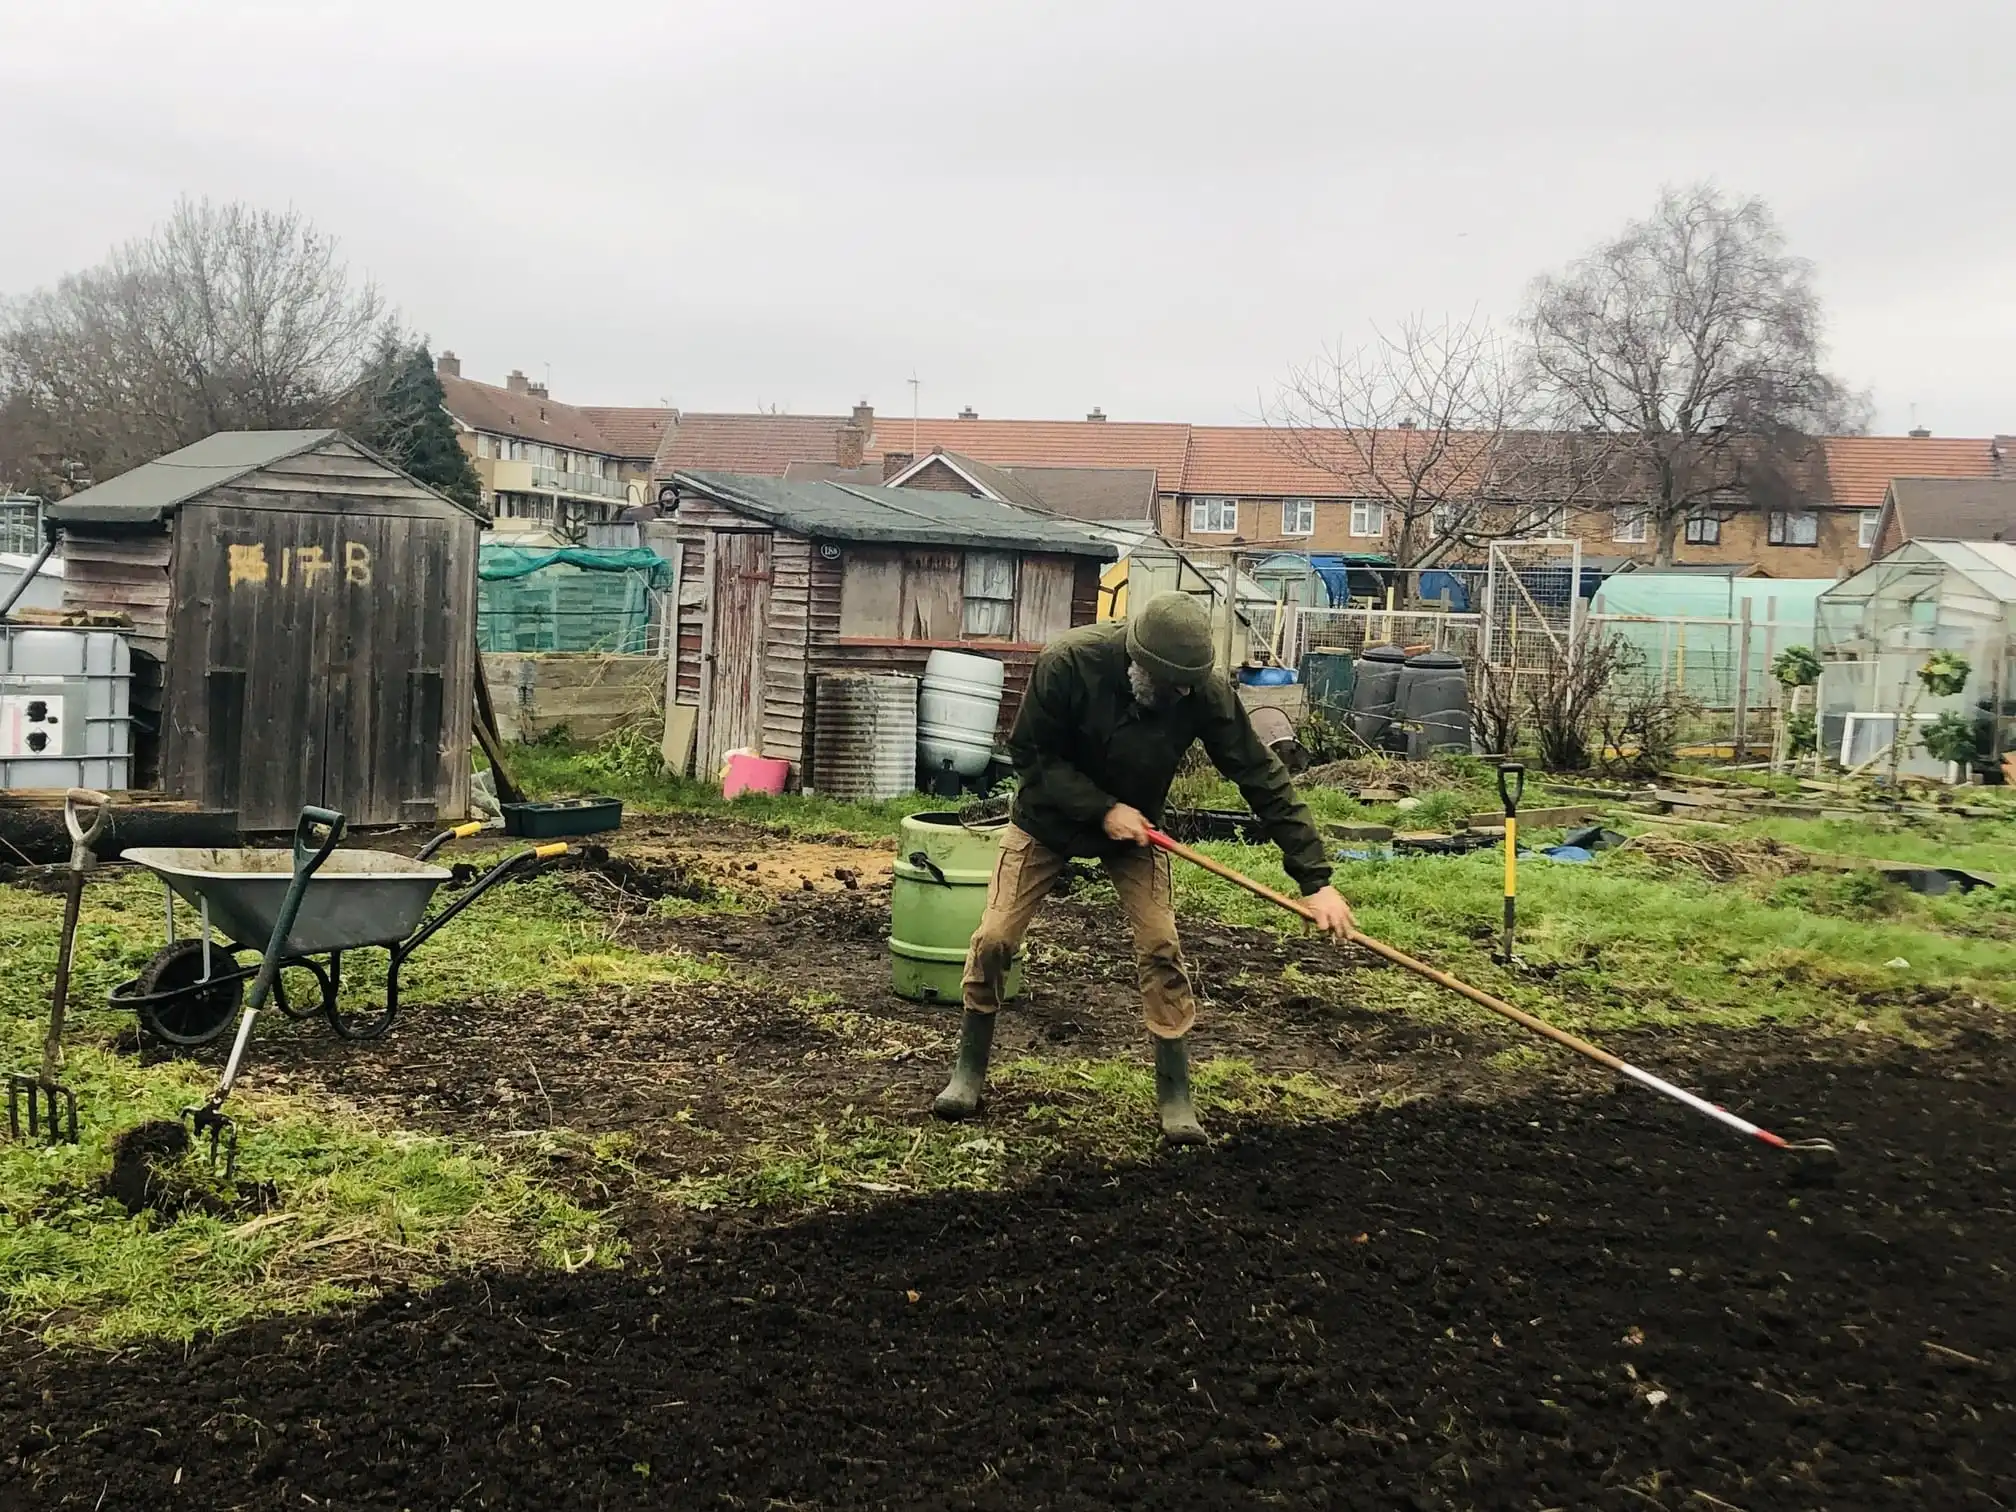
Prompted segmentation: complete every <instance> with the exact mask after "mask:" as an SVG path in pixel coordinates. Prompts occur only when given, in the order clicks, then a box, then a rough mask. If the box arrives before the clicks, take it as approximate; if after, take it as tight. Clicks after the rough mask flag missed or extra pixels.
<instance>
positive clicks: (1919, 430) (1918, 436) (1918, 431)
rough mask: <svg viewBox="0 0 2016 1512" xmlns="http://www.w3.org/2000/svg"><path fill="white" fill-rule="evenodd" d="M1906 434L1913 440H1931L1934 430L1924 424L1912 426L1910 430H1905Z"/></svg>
mask: <svg viewBox="0 0 2016 1512" xmlns="http://www.w3.org/2000/svg"><path fill="white" fill-rule="evenodd" d="M1905 434H1906V435H1907V436H1909V437H1910V438H1911V439H1912V440H1913V441H1929V440H1930V439H1931V438H1932V432H1930V431H1929V430H1927V429H1925V427H1924V426H1922V425H1914V426H1912V427H1911V429H1910V430H1908V431H1906V432H1905Z"/></svg>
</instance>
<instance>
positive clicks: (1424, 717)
mask: <svg viewBox="0 0 2016 1512" xmlns="http://www.w3.org/2000/svg"><path fill="white" fill-rule="evenodd" d="M1394 714H1395V715H1396V717H1397V718H1398V719H1399V721H1400V725H1401V726H1402V728H1403V729H1404V731H1405V733H1406V736H1407V755H1408V756H1409V757H1410V758H1411V759H1413V760H1415V761H1421V760H1423V759H1425V758H1427V757H1429V756H1434V755H1438V754H1441V753H1443V752H1448V751H1456V752H1460V753H1463V754H1466V755H1467V754H1468V753H1469V750H1470V685H1469V683H1468V682H1467V681H1466V680H1465V678H1464V676H1463V662H1462V659H1461V658H1459V657H1455V656H1451V655H1450V654H1449V653H1448V652H1446V651H1423V652H1422V653H1421V654H1420V655H1419V656H1410V657H1408V658H1407V660H1406V662H1405V664H1404V665H1403V666H1402V667H1401V668H1400V686H1399V691H1398V692H1397V694H1396V695H1395V697H1394Z"/></svg>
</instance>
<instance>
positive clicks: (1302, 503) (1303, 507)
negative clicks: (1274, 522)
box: [1281, 499, 1316, 536]
mask: <svg viewBox="0 0 2016 1512" xmlns="http://www.w3.org/2000/svg"><path fill="white" fill-rule="evenodd" d="M1281 534H1283V535H1284V536H1306V535H1314V534H1316V501H1315V500H1314V499H1283V500H1282V501H1281Z"/></svg>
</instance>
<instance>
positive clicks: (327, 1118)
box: [0, 868, 719, 1343]
mask: <svg viewBox="0 0 2016 1512" xmlns="http://www.w3.org/2000/svg"><path fill="white" fill-rule="evenodd" d="M61 913H62V903H61V900H60V899H58V898H56V897H53V896H50V895H47V894H41V893H33V892H28V891H24V890H22V889H19V888H14V887H0V958H4V959H5V960H6V961H7V964H8V970H7V971H6V972H5V973H4V974H0V1057H4V1058H5V1060H6V1062H7V1069H13V1068H15V1067H19V1068H22V1069H28V1068H30V1067H32V1066H33V1065H35V1064H36V1062H37V1060H38V1058H39V1053H40V1047H41V1037H42V1033H43V1030H44V1026H45V1024H46V1021H47V1012H48V991H49V983H50V980H51V978H52V976H53V973H54V966H55V954H56V936H57V931H58V928H59V923H60V919H61ZM183 917H184V920H185V924H187V925H189V926H193V922H194V921H193V919H190V918H189V917H188V915H187V912H186V910H185V911H183ZM602 931H603V925H602V923H601V921H600V920H599V919H598V918H597V917H596V916H595V915H594V914H593V912H592V911H591V910H589V909H587V908H586V907H585V906H584V905H582V904H581V903H580V902H579V901H578V900H577V899H576V898H574V897H573V895H572V894H571V893H570V892H568V891H567V890H566V888H565V887H564V886H563V885H562V884H561V883H560V882H559V881H558V880H556V879H554V878H551V877H545V878H539V879H535V880H533V881H531V882H528V883H524V884H515V885H511V886H506V887H501V888H498V889H496V890H495V891H493V892H492V893H491V894H490V895H489V896H488V897H486V898H485V899H483V900H482V901H481V902H480V903H478V904H476V905H475V906H474V907H472V908H471V909H470V910H469V911H468V912H467V913H466V914H464V915H463V916H462V917H461V918H460V919H458V920H457V921H456V922H455V923H454V924H452V925H450V926H449V928H448V929H447V930H444V931H443V932H442V934H441V936H440V937H439V938H438V939H437V940H436V941H434V942H431V943H430V945H429V946H428V947H427V948H426V949H425V950H423V951H422V952H421V953H420V954H419V955H418V956H416V957H415V959H414V961H413V963H412V964H411V965H410V966H409V968H408V969H407V971H406V972H405V973H404V977H405V981H404V983H403V987H404V993H403V996H404V998H405V1000H406V1001H407V1002H410V1003H414V1004H417V1005H423V1006H424V1005H425V1004H426V1003H428V1002H430V1001H447V1000H457V999H466V998H470V997H476V996H489V997H510V996H519V995H522V994H524V993H527V992H548V993H557V992H564V991H568V990H574V989H578V988H580V987H584V986H599V987H617V988H628V987H635V986H639V985H642V984H645V983H651V982H660V981H670V980H681V979H685V978H690V977H697V976H714V975H718V974H719V968H717V967H714V966H711V965H708V964H706V963H702V962H698V961H695V960H692V959H690V958H687V957H683V956H647V955H643V954H640V953H639V952H636V951H631V950H627V949H625V948H623V947H620V946H615V945H612V944H610V943H609V942H608V941H607V940H606V939H605V938H603V933H602ZM164 938H165V935H164V928H163V923H162V911H161V903H160V887H159V884H158V883H157V882H156V881H154V879H152V878H151V877H147V876H146V875H145V874H144V873H139V872H137V871H122V870H117V869H110V868H108V869H106V870H104V871H101V872H98V873H95V874H94V875H93V876H92V877H91V879H90V881H89V883H88V884H87V887H86V891H85V902H84V908H83V912H82V915H81V918H80V921H79V928H78V937H77V948H76V952H75V961H74V967H73V973H72V980H71V1004H72V1010H71V1017H70V1024H69V1029H68V1032H67V1033H66V1035H65V1065H64V1069H63V1073H62V1079H63V1081H64V1082H65V1083H66V1084H67V1085H69V1086H70V1087H72V1088H73V1089H74V1090H75V1091H76V1093H77V1097H78V1101H79V1105H80V1121H81V1124H82V1127H81V1129H80V1134H81V1142H80V1143H79V1144H78V1145H76V1146H56V1147H53V1148H40V1147H34V1146H27V1145H17V1144H5V1145H0V1322H5V1323H12V1324H16V1325H24V1326H41V1327H43V1328H44V1329H45V1331H47V1332H49V1333H50V1334H51V1335H52V1336H59V1337H67V1338H77V1339H83V1340H89V1341H92V1342H100V1343H116V1342H120V1341H123V1340H126V1339H132V1338H142V1337H171V1338H183V1337H187V1336H188V1335H189V1334H190V1333H192V1332H194V1331H196V1330H198V1329H202V1328H212V1327H218V1326H222V1325H224V1324H227V1323H230V1322H232V1321H234V1320H236V1319H239V1318H243V1317H247V1316H251V1315H253V1314H255V1313H262V1312H272V1311H284V1310H288V1309H292V1308H300V1307H313V1306H318V1305H321V1304H322V1303H324V1302H328V1301H332V1300H336V1299H338V1298H341V1297H346V1296H350V1295H354V1294H356V1293H358V1292H359V1291H360V1290H362V1289H365V1288H367V1287H368V1286H369V1285H370V1278H371V1277H372V1276H393V1275H402V1276H414V1277H425V1276H431V1275H439V1274H443V1273H446V1272H447V1271H450V1270H453V1269H458V1268H460V1267H461V1266H463V1265H465V1264H474V1263H489V1264H507V1263H513V1262H522V1261H526V1260H530V1261H533V1262H535V1263H538V1262H557V1261H559V1260H560V1259H561V1258H562V1252H563V1251H571V1252H572V1258H573V1259H574V1260H575V1261H577V1262H578V1260H579V1258H580V1256H581V1255H582V1254H584V1253H586V1251H587V1249H588V1247H589V1246H590V1245H591V1244H594V1245H598V1246H599V1249H598V1253H599V1254H601V1255H603V1256H605V1257H606V1256H608V1255H610V1254H611V1253H612V1249H611V1241H610V1239H609V1237H608V1236H607V1235H606V1234H603V1233H601V1232H600V1231H599V1230H598V1228H597V1226H596V1224H595V1221H594V1220H592V1219H591V1218H590V1217H589V1216H588V1215H587V1214H586V1213H585V1212H583V1211H581V1210H580V1209H578V1208H577V1207H575V1206H573V1205H572V1204H571V1203H569V1202H567V1201H566V1200H564V1199H562V1198H561V1197H559V1196H557V1195H555V1194H554V1193H552V1192H550V1191H548V1190H546V1189H544V1188H542V1187H540V1186H538V1185H537V1184H536V1183H533V1182H531V1181H529V1180H528V1179H526V1178H525V1177H524V1176H522V1175H521V1174H518V1173H516V1172H515V1171H514V1170H512V1169H511V1168H508V1167H506V1166H505V1165H503V1164H500V1163H499V1162H497V1161H495V1160H493V1159H491V1158H490V1157H488V1156H487V1155H485V1154H484V1153H483V1152H481V1151H480V1150H476V1149H474V1148H470V1147H464V1146H461V1145H458V1144H454V1143H452V1142H449V1141H445V1140H440V1139H433V1138H421V1137H418V1136H413V1135H408V1134H401V1133H396V1132H384V1131H378V1130H374V1129H371V1128H368V1127H365V1126H364V1125H363V1124H361V1123H360V1122H359V1121H358V1120H357V1119H356V1118H355V1116H354V1115H352V1114H350V1113H348V1112H346V1111H345V1110H343V1109H341V1108H339V1107H335V1106H325V1105H320V1104H314V1103H310V1102H308V1101H306V1100H304V1099H297V1098H292V1097H288V1096H281V1095H277V1094H272V1093H269V1092H267V1091H266V1090H265V1089H263V1088H261V1087H260V1085H259V1051H258V1044H257V1039H256V1038H255V1041H254V1045H253V1048H252V1051H251V1060H250V1063H249V1070H248V1073H247V1077H246V1081H245V1084H244V1086H243V1087H242V1088H241V1090H240V1091H239V1092H238V1093H237V1094H236V1095H234V1097H233V1099H232V1102H231V1104H230V1106H229V1111H230V1112H232V1113H233V1114H234V1115H235V1116H236V1117H237V1118H238V1119H239V1120H240V1122H241V1125H242V1126H243V1131H242V1143H243V1146H244V1149H243V1155H242V1165H243V1168H244V1169H243V1175H244V1176H245V1177H246V1178H247V1179H250V1180H257V1181H270V1182H272V1183H273V1184H274V1185H275V1187H276V1188H277V1190H278V1207H277V1209H276V1210H275V1211H274V1212H272V1213H270V1214H263V1215H260V1216H259V1217H257V1218H253V1217H251V1216H249V1215H246V1216H240V1217H216V1216H205V1215H203V1214H200V1213H195V1212H187V1213H183V1214H181V1215H180V1216H174V1217H162V1216H158V1215H154V1216H145V1215H143V1216H141V1217H128V1216H127V1215H126V1213H125V1212H124V1210H123V1209H121V1208H119V1207H118V1206H117V1205H116V1204H114V1203H111V1202H109V1201H108V1200H107V1199H104V1198H102V1197H101V1196H99V1195H98V1188H99V1185H100V1183H101V1182H102V1181H103V1179H104V1177H105V1175H106V1173H107V1172H108V1171H109V1169H110V1165H111V1143H112V1140H113V1138H114V1137H115V1136H116V1135H117V1133H118V1132H120V1131H121V1130H123V1129H126V1128H130V1127H132V1126H134V1125H136V1124H139V1123H141V1122H144V1121H148V1120H152V1119H158V1118H165V1119H174V1118H176V1117H178V1116H179V1112H180V1110H181V1108H182V1107H183V1106H185V1105H186V1104H189V1103H191V1102H194V1101H198V1100H200V1099H201V1098H202V1097H203V1096H204V1095H205V1094H206V1093H207V1092H208V1091H209V1089H210V1087H211V1085H212V1084H213V1082H214V1080H215V1075H216V1073H215V1072H214V1070H211V1069H208V1068H206V1067H202V1066H199V1065H197V1064H196V1063H194V1062H191V1061H182V1060H173V1061H167V1062H163V1063H159V1064H153V1065H142V1064H141V1063H139V1062H138V1061H137V1060H135V1059H134V1058H132V1057H131V1056H128V1055H122V1054H117V1053H115V1052H113V1051H112V1050H111V1049H110V1048H109V1046H110V1043H111V1041H112V1039H113V1037H114V1036H115V1035H116V1034H117V1033H118V1032H119V1031H121V1030H123V1029H126V1028H128V1027H129V1026H130V1025H131V1024H132V1015H130V1014H129V1013H125V1012H115V1011H113V1010H111V1009H109V1008H108V1007H107V1006H105V1004H106V994H107V993H108V992H109V991H110V989H111V988H112V987H113V986H114V985H115V984H116V983H118V982H120V981H123V980H125V979H126V978H128V977H131V976H132V975H134V974H135V973H136V972H137V971H138V970H139V969H140V967H141V966H142V965H143V964H144V963H145V962H146V960H147V958H148V957H149V956H150V955H151V954H152V953H153V952H154V951H155V950H156V949H158V948H159V947H160V945H161V944H162V943H163V940H164ZM344 965H345V987H346V992H345V996H346V999H352V1000H354V1001H356V1002H359V1003H362V1002H365V1001H375V1000H378V999H376V998H375V997H374V994H376V993H379V992H380V991H382V987H383V981H384V965H385V957H384V955H383V954H382V953H380V952H364V953H359V954H358V955H356V956H355V957H352V958H350V959H347V960H346V961H345V963H344ZM257 1032H258V1034H260V1035H265V1034H279V1033H288V1032H302V1031H300V1030H296V1029H294V1028H293V1026H291V1025H290V1024H289V1023H288V1022H287V1021H286V1020H285V1019H283V1018H281V1017H280V1016H279V1015H277V1014H269V1015H267V1016H266V1017H265V1018H264V1019H262V1020H261V1023H260V1027H259V1029H258V1031H257ZM309 1032H324V1031H320V1030H310V1031H309Z"/></svg>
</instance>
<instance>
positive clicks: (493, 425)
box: [435, 352, 677, 535]
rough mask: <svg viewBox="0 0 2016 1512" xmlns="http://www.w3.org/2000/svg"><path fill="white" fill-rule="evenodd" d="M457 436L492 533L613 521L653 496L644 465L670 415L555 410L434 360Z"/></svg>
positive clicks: (522, 391) (517, 378)
mask: <svg viewBox="0 0 2016 1512" xmlns="http://www.w3.org/2000/svg"><path fill="white" fill-rule="evenodd" d="M435 371H436V372H437V374H438V375H439V377H440V379H441V390H442V394H443V396H444V398H445V401H446V408H447V410H448V413H449V415H450V417H452V418H453V419H454V421H455V430H456V437H457V439H458V440H459V441H460V442H461V444H462V450H463V451H465V452H467V453H468V455H469V459H470V463H471V465H472V466H473V467H474V468H475V470H476V477H477V480H478V482H480V483H481V484H482V488H483V504H484V506H485V507H486V508H487V509H488V510H489V512H490V515H491V517H492V519H493V520H494V522H495V528H496V530H497V531H498V533H499V534H504V535H509V534H512V533H520V532H527V531H533V530H537V529H540V528H542V527H546V526H552V527H560V528H565V527H571V526H579V525H592V524H598V523H603V522H607V521H612V520H614V519H616V518H617V517H618V516H619V515H620V514H621V513H622V512H623V511H624V510H625V509H626V508H628V507H630V506H632V505H636V504H642V503H644V502H646V501H647V500H648V499H649V498H650V497H651V463H652V459H653V458H654V457H655V456H656V455H657V452H658V447H659V443H660V441H661V439H662V435H663V432H664V430H665V427H666V426H667V425H668V424H669V423H670V421H671V419H672V417H673V416H675V415H676V414H677V411H674V410H669V409H663V408H659V409H622V408H615V407H608V406H596V407H587V406H579V405H572V404H563V403H561V402H560V401H559V400H557V399H555V398H553V397H552V396H551V395H550V394H549V393H548V392H547V391H546V385H545V384H543V383H534V382H533V381H532V380H531V379H529V378H527V377H526V376H525V374H524V373H522V372H519V371H515V370H514V371H513V372H512V373H511V374H510V376H508V377H507V378H506V379H505V380H504V382H503V384H502V385H498V384H494V383H479V382H477V381H476V380H475V379H473V378H465V377H463V376H462V362H461V359H460V358H458V357H457V356H456V355H455V354H454V353H453V352H443V353H442V354H441V355H440V357H439V358H438V359H436V362H435Z"/></svg>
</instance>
